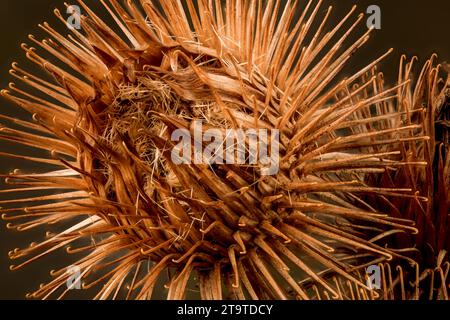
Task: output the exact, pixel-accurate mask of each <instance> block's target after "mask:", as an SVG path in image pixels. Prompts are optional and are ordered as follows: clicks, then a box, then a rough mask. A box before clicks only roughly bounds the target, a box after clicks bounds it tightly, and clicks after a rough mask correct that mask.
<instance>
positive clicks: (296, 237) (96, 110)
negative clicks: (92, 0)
mask: <svg viewBox="0 0 450 320" xmlns="http://www.w3.org/2000/svg"><path fill="white" fill-rule="evenodd" d="M101 2H102V4H103V5H104V6H105V9H106V10H105V14H106V13H109V14H110V15H111V16H112V18H113V19H114V20H115V22H116V25H114V26H110V25H108V24H107V23H105V22H104V20H102V18H100V17H99V16H97V15H96V14H95V13H94V12H92V10H91V9H90V8H89V6H88V5H86V4H85V3H84V2H83V1H81V0H80V1H79V4H80V6H81V8H82V12H83V16H82V17H81V28H82V29H81V30H77V29H73V28H72V29H71V31H70V32H71V34H70V35H69V36H67V37H65V36H63V35H61V34H60V33H59V32H57V31H56V30H55V29H53V28H51V27H50V26H49V25H48V24H47V23H43V24H42V25H40V27H41V28H42V29H43V30H45V31H46V32H47V33H48V34H49V36H50V38H49V39H44V40H42V41H39V40H37V39H36V38H34V37H32V36H30V40H31V41H32V42H34V43H35V44H36V46H38V47H41V49H44V51H47V52H48V53H49V57H51V58H48V59H49V60H48V59H46V58H44V56H43V55H41V54H40V53H38V51H37V50H36V49H34V48H32V47H29V46H27V45H23V49H24V50H25V52H26V55H27V57H28V58H29V59H30V60H31V61H33V62H34V63H36V64H37V65H39V66H41V67H42V69H43V70H45V71H46V72H47V73H48V74H50V75H51V76H52V77H53V81H51V82H49V81H47V80H44V78H43V77H40V76H36V75H33V74H30V73H28V72H26V71H24V70H23V69H22V68H20V67H19V66H18V65H17V64H13V69H12V70H11V74H12V75H13V76H14V77H16V78H17V79H18V80H19V81H20V82H21V83H23V84H25V85H27V87H31V88H33V91H27V90H26V89H23V90H22V89H19V88H17V87H16V86H15V85H11V87H10V89H9V90H3V91H2V96H4V97H5V98H7V99H9V100H11V101H13V102H14V103H15V104H17V105H18V106H20V107H21V108H23V109H25V110H26V111H28V112H29V113H30V114H32V115H33V120H34V122H33V121H25V120H19V119H11V118H7V117H5V116H2V117H3V118H5V119H7V120H10V121H13V122H14V123H15V124H16V125H18V126H20V127H21V128H22V129H21V130H18V129H10V128H7V127H3V128H2V129H1V135H0V137H1V138H2V139H5V140H8V141H13V142H16V143H19V144H24V145H27V146H31V147H33V148H37V149H41V150H48V151H49V154H48V157H31V156H29V155H24V154H4V155H5V156H9V157H12V158H19V159H24V160H29V161H33V162H37V163H40V164H42V167H43V168H44V167H47V166H50V167H51V169H49V170H46V169H43V170H42V172H39V173H25V172H22V171H15V172H13V173H11V174H9V175H6V177H7V183H8V184H10V185H11V186H13V187H12V189H11V190H10V191H8V192H13V193H20V194H24V196H23V198H21V199H19V200H17V199H11V200H6V201H3V202H2V203H3V204H10V205H12V206H11V208H8V209H4V210H3V213H4V214H3V218H4V219H5V220H7V221H9V222H10V223H9V224H8V227H9V228H12V229H17V230H19V231H26V230H29V229H32V228H35V227H39V226H45V225H49V224H62V223H64V225H67V224H68V223H71V226H70V227H68V228H62V227H61V229H60V231H59V232H56V233H48V235H47V238H46V239H44V240H42V241H40V242H36V243H33V244H32V245H30V246H29V247H28V248H24V249H15V250H13V251H11V252H10V257H11V259H14V260H16V259H17V260H19V259H20V262H18V263H17V264H15V265H13V266H11V269H12V270H16V269H18V268H21V267H23V266H25V265H27V264H29V263H31V262H33V261H35V260H37V259H38V258H40V257H42V256H44V255H47V254H50V253H52V252H54V251H55V250H58V249H60V248H66V249H67V252H68V253H69V254H71V253H78V254H83V255H84V256H82V258H80V259H79V260H77V261H75V262H74V265H75V266H76V267H77V268H78V270H79V276H78V278H77V279H78V280H82V282H83V288H92V287H96V288H98V293H97V295H96V296H95V298H98V299H107V298H131V299H149V298H152V296H153V293H154V289H155V290H156V288H159V287H158V284H160V283H163V284H165V288H166V289H167V293H166V294H167V298H168V299H181V298H185V297H186V294H187V292H189V293H190V294H191V292H193V293H192V294H193V295H194V296H199V297H201V298H202V299H221V298H240V299H242V298H251V299H257V298H262V299H266V298H270V299H286V298H300V299H309V298H318V295H319V293H320V294H323V295H325V296H328V297H330V298H339V299H344V298H348V297H349V296H348V295H347V293H346V292H344V291H342V290H339V284H338V283H336V281H335V280H336V279H337V278H336V277H334V278H330V277H328V276H327V275H329V274H333V275H338V276H339V277H342V278H343V279H345V281H348V282H349V283H350V284H352V285H353V286H356V288H357V289H358V290H359V289H362V290H363V289H369V288H368V287H367V284H366V282H365V279H364V278H363V277H361V273H358V271H361V270H364V268H365V267H366V266H367V265H370V264H374V263H378V262H384V261H388V260H392V259H401V258H402V257H403V251H402V250H393V248H392V247H389V246H387V245H386V243H387V240H386V239H387V238H389V237H391V236H392V235H395V234H398V233H406V234H411V233H416V232H417V229H416V228H415V227H414V224H413V223H412V222H411V221H410V217H406V218H405V217H398V216H396V215H395V214H394V213H395V210H397V209H396V207H395V205H393V202H394V201H395V199H399V198H400V199H403V201H418V202H419V203H421V202H424V201H426V200H427V199H426V198H424V197H421V196H420V195H417V194H416V193H415V191H416V189H417V188H416V187H417V186H416V185H415V184H414V183H413V181H410V180H405V181H402V182H401V183H397V181H395V180H392V181H390V183H389V184H387V183H386V184H381V185H380V184H379V183H378V181H379V180H377V177H383V176H384V177H387V176H388V175H389V174H391V173H392V172H396V171H397V170H400V169H401V168H404V167H407V168H411V169H412V170H415V169H414V168H416V167H417V166H419V167H420V166H425V165H426V164H427V163H426V161H421V160H417V159H416V158H415V157H409V156H408V155H409V154H407V150H405V149H404V148H403V143H404V142H405V141H411V140H414V139H424V131H423V130H422V126H423V124H422V123H409V122H408V121H404V116H405V112H406V111H405V110H404V109H402V108H401V106H399V105H398V104H396V103H395V101H396V99H398V97H399V94H400V93H401V92H403V90H404V88H405V86H406V84H407V83H408V81H409V80H405V81H402V82H400V83H399V84H398V85H397V86H395V87H393V88H390V89H384V88H383V87H382V85H381V84H382V82H383V79H382V75H381V74H379V73H378V71H377V69H376V65H377V64H378V62H379V61H380V60H381V59H383V58H384V56H385V55H383V56H382V57H380V58H378V59H375V60H374V61H373V62H370V63H369V64H368V65H367V66H366V67H364V68H362V69H361V70H360V71H359V72H357V73H355V74H353V75H350V76H347V77H344V75H343V74H341V70H342V69H343V67H344V66H345V65H346V64H347V63H348V62H349V61H350V58H351V56H352V54H353V53H354V52H355V51H356V50H357V49H359V48H360V47H361V46H363V45H364V43H366V42H367V41H368V39H369V34H370V32H371V30H368V31H367V32H365V33H364V34H363V35H362V36H361V37H360V38H359V39H357V40H356V41H355V42H354V43H353V44H351V45H350V46H348V47H347V46H345V43H346V42H345V40H346V39H347V38H348V37H349V35H350V34H351V33H352V32H353V30H354V29H355V28H357V26H358V23H359V22H360V21H361V20H362V15H359V16H358V17H356V18H354V17H353V12H354V11H355V8H352V10H351V11H350V12H349V14H348V15H346V16H345V17H344V18H343V19H342V20H340V22H339V23H338V24H337V25H335V26H332V27H331V28H329V27H328V24H327V19H328V18H329V16H330V12H331V7H330V8H328V10H326V12H322V11H321V10H320V9H319V8H320V3H321V2H320V1H318V3H316V2H315V1H309V2H302V1H300V3H298V2H295V3H292V2H291V1H288V2H287V4H286V5H285V6H284V7H283V6H281V4H280V3H281V2H280V1H272V0H269V1H234V0H230V1H226V2H223V1H205V0H200V1H191V0H186V1H181V0H180V1H177V0H165V1H151V0H140V1H123V2H120V1H116V0H105V1H101ZM55 14H56V16H57V17H58V18H60V19H61V20H62V21H63V23H64V24H66V21H65V18H64V17H63V16H62V15H61V13H60V12H59V11H58V10H55ZM314 21H316V22H317V21H318V22H319V23H318V24H317V26H316V24H315V23H314ZM313 26H316V27H313ZM114 30H116V31H114ZM41 51H42V50H40V51H39V52H41ZM389 52H390V50H389V51H388V52H387V53H389ZM387 53H386V54H387ZM34 92H39V93H36V94H35V93H34ZM199 121H201V122H202V124H203V131H206V130H209V129H216V130H218V132H227V131H226V130H231V129H233V130H239V129H241V130H251V129H254V130H260V129H266V130H269V131H276V130H278V131H279V141H280V145H279V163H278V165H279V170H278V171H277V172H276V173H275V174H272V175H266V174H263V170H262V169H263V164H262V163H261V162H256V163H247V162H246V163H244V164H236V163H234V164H229V163H228V164H227V163H225V164H220V163H195V162H192V163H182V164H176V163H175V162H174V161H173V157H172V151H173V150H174V148H175V147H176V145H177V143H176V142H174V141H173V139H172V136H173V134H176V132H180V131H177V130H182V132H185V133H186V132H188V133H192V135H191V137H194V136H195V134H194V131H195V125H194V124H195V123H197V122H199ZM198 143H200V146H201V147H204V146H205V145H206V143H205V142H202V141H200V142H199V141H198V140H195V141H194V138H193V139H192V144H191V146H192V148H193V146H195V145H197V146H198ZM243 145H244V146H245V148H244V149H245V150H247V151H248V150H249V149H250V140H249V139H244V142H243ZM241 147H242V145H241ZM44 165H45V166H44ZM37 190H38V191H42V192H45V193H47V195H43V196H35V197H30V196H29V195H27V192H28V191H37ZM9 194H10V193H9ZM23 203H26V204H27V205H26V207H24V206H21V204H23ZM14 204H18V206H14ZM400 249H403V248H400ZM71 267H72V266H67V267H64V268H62V269H60V270H58V271H53V272H52V273H51V275H52V276H53V279H52V280H51V281H49V282H48V283H47V284H44V285H42V286H41V287H40V288H39V289H38V290H36V291H35V292H33V293H32V294H30V295H29V297H32V298H49V297H59V298H62V297H63V296H64V295H65V294H67V293H68V292H69V291H70V289H72V288H71V287H70V286H67V283H68V282H67V280H69V278H71V277H72V276H73V275H72V274H71V273H70V272H68V271H70V270H71ZM333 279H334V280H333ZM302 280H304V281H302ZM166 289H164V290H166ZM158 290H160V289H158ZM358 294H359V291H358Z"/></svg>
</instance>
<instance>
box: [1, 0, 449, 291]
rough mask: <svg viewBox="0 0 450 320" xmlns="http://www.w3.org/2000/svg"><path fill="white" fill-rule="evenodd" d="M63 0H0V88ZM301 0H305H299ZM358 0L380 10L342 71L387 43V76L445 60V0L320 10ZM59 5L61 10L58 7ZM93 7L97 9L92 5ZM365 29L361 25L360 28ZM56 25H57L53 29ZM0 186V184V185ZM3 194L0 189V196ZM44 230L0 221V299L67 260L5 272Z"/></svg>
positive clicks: (5, 107) (91, 0) (4, 166)
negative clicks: (411, 60) (404, 58)
mask: <svg viewBox="0 0 450 320" xmlns="http://www.w3.org/2000/svg"><path fill="white" fill-rule="evenodd" d="M63 2H64V0H2V1H1V6H0V87H1V88H4V87H6V86H7V85H8V83H9V82H10V81H11V80H12V78H11V77H10V76H9V75H8V70H9V66H10V64H11V62H13V61H18V62H20V64H21V65H22V66H27V68H28V69H29V70H30V69H31V70H33V67H32V65H31V64H29V63H26V62H25V58H24V55H23V52H22V50H21V49H20V47H19V45H20V43H21V42H29V41H27V35H28V34H30V33H33V34H35V35H37V36H39V35H41V36H42V35H43V33H42V32H39V30H38V27H37V24H38V23H40V22H42V21H48V22H50V23H51V24H52V26H55V25H56V26H59V25H60V23H59V22H58V21H57V20H56V18H54V17H53V14H52V10H53V8H54V7H58V8H60V9H62V8H64V6H63ZM304 2H305V3H306V0H305V1H304ZM86 3H88V4H92V6H93V8H99V5H98V1H95V0H86ZM354 3H356V4H357V5H358V12H364V11H365V10H366V8H367V7H368V6H369V5H371V4H376V5H379V6H380V7H381V10H382V29H381V30H379V31H377V32H376V33H375V35H374V36H373V37H372V39H371V40H370V43H369V44H368V45H366V47H365V48H364V49H363V50H361V51H360V52H358V53H357V54H356V55H355V57H354V59H353V60H352V64H351V66H349V67H348V68H347V69H346V71H345V72H347V73H348V72H351V71H352V70H356V69H358V68H360V67H362V66H363V65H364V63H367V62H368V61H370V60H371V59H374V58H376V57H377V56H379V55H380V54H382V53H383V52H385V51H386V50H387V49H388V48H390V47H393V48H395V51H394V53H393V54H392V55H391V56H390V57H389V58H388V59H387V60H385V61H384V62H383V64H382V69H383V71H384V72H385V75H386V77H387V79H388V80H391V81H393V80H394V79H395V75H396V72H397V66H398V60H399V57H400V55H401V54H402V53H405V54H407V55H408V56H412V55H418V56H419V57H420V61H421V63H423V62H424V61H425V59H426V58H428V57H429V56H430V55H431V54H432V53H434V52H435V53H437V54H438V55H439V59H440V61H449V62H450V34H449V31H450V28H449V22H450V1H449V0H428V1H423V0H417V1H411V0H369V1H366V0H361V1H356V0H334V1H332V0H325V1H324V4H323V6H322V10H321V12H322V14H323V12H324V11H325V10H326V8H327V7H328V5H333V6H334V11H333V14H332V15H333V19H332V20H330V22H331V23H336V21H339V19H340V17H342V16H343V15H344V14H345V13H346V12H347V11H348V10H349V8H350V7H351V6H352V4H354ZM62 11H63V10H62ZM97 12H98V11H97ZM361 29H362V31H365V30H364V28H361ZM59 30H61V28H60V29H59ZM0 108H1V111H0V112H1V113H3V114H8V115H12V116H21V117H23V116H25V115H24V114H23V113H22V112H21V111H20V110H19V109H17V108H16V107H14V106H12V105H10V104H9V103H7V102H6V101H4V100H0ZM19 149H20V150H21V151H23V152H34V151H33V150H32V149H27V148H19V147H17V146H14V145H11V144H8V143H4V142H0V151H6V152H7V151H11V150H19ZM18 167H21V168H26V170H29V171H38V168H37V166H36V165H34V166H33V165H30V163H27V162H22V161H17V160H11V159H7V158H0V173H6V172H9V171H11V170H13V169H14V168H18ZM0 188H1V185H0ZM3 198H4V197H3V196H2V195H0V200H1V199H3ZM44 231H45V230H42V229H39V230H35V231H32V232H26V233H18V232H11V231H9V230H7V229H6V227H5V223H4V222H3V221H2V222H0V299H22V298H24V296H25V293H27V292H28V291H31V290H32V289H34V288H36V287H38V285H39V284H40V283H41V282H44V281H47V280H49V279H50V276H49V271H50V270H51V269H56V268H57V267H61V266H63V265H65V264H70V263H71V260H67V257H66V255H65V254H64V253H57V254H53V255H52V256H50V257H46V258H44V259H41V260H40V261H37V262H35V263H33V264H31V265H29V266H27V267H26V268H24V269H23V270H20V271H15V272H11V271H9V264H10V261H8V256H7V252H8V251H9V250H11V249H13V248H16V247H23V246H26V245H28V244H29V242H31V241H38V240H40V239H41V237H42V236H43V234H44ZM84 296H85V295H84V294H83V292H76V293H74V294H73V295H72V296H71V297H72V298H83V297H84Z"/></svg>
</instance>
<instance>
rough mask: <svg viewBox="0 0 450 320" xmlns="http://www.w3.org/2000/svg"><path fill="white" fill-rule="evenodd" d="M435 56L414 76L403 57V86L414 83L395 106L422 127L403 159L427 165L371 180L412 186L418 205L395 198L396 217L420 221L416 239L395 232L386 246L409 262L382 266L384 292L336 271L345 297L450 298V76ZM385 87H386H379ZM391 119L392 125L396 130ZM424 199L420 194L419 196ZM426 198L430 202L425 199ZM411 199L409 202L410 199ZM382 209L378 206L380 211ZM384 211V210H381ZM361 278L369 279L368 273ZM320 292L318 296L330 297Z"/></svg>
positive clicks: (404, 118) (409, 141)
mask: <svg viewBox="0 0 450 320" xmlns="http://www.w3.org/2000/svg"><path fill="white" fill-rule="evenodd" d="M435 61H436V56H435V55H433V56H432V57H431V58H430V59H429V60H428V61H427V62H426V63H425V64H424V66H423V68H422V70H421V72H420V73H419V74H418V76H414V74H413V70H414V64H417V58H416V57H414V58H413V59H411V60H410V61H408V62H406V57H404V56H403V57H402V58H401V62H400V69H399V83H404V82H405V81H409V84H408V85H407V86H404V87H403V88H401V89H400V90H399V92H398V95H397V98H396V101H393V102H394V103H393V104H392V105H391V106H390V108H397V109H398V111H399V112H401V117H399V118H398V120H399V121H402V122H404V123H406V124H408V125H412V124H419V125H420V128H419V129H418V131H417V132H415V133H414V136H416V138H413V139H406V140H404V141H402V143H401V145H402V155H403V158H404V159H405V160H407V161H410V162H417V161H424V162H426V163H427V165H426V166H415V167H411V166H409V165H406V166H404V167H403V168H399V169H398V170H395V171H392V170H391V171H386V172H385V173H384V174H382V175H378V176H374V177H369V179H370V180H373V181H372V183H377V184H379V185H384V186H386V187H392V186H396V187H399V186H402V185H403V186H411V185H412V186H413V189H414V190H416V195H417V197H415V198H414V200H413V201H410V200H407V199H401V198H396V199H392V202H391V205H392V207H393V208H394V209H395V210H394V211H392V215H393V216H394V217H397V218H403V219H409V220H412V221H415V226H416V228H417V229H418V233H417V234H416V235H406V234H404V233H392V234H391V235H390V236H389V237H385V238H384V239H383V240H384V242H385V243H384V245H385V246H388V247H391V248H396V249H394V250H397V252H402V255H404V259H399V260H396V261H389V262H380V263H379V265H378V267H379V270H380V274H379V276H380V278H379V285H380V287H379V288H376V290H366V289H363V288H358V287H357V286H354V285H353V284H351V283H349V282H348V281H346V279H343V278H342V277H340V276H336V275H335V274H333V273H330V274H329V275H328V279H329V280H330V281H334V282H335V283H336V284H337V285H338V286H339V287H340V292H343V296H344V298H346V299H384V300H395V299H401V300H418V299H430V300H448V299H449V290H450V276H449V271H450V260H449V256H448V254H449V252H450V221H449V217H450V216H449V214H450V189H449V186H450V157H449V152H450V145H449V127H450V126H449V122H448V120H449V116H450V112H449V87H450V82H449V77H448V70H447V69H446V68H445V65H444V66H442V65H436V62H435ZM380 84H381V83H380ZM392 120H394V118H391V119H389V121H390V124H388V125H389V126H394V127H395V126H397V124H396V123H395V120H394V122H392ZM419 195H421V196H420V197H419ZM422 197H424V198H425V200H426V201H422V200H423V199H421V198H422ZM405 200H406V201H405ZM376 208H377V207H376ZM377 209H379V208H377ZM357 277H359V278H360V279H364V278H365V272H364V271H362V272H361V271H357ZM326 294H327V293H326V292H324V291H322V292H321V291H320V290H316V297H326Z"/></svg>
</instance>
